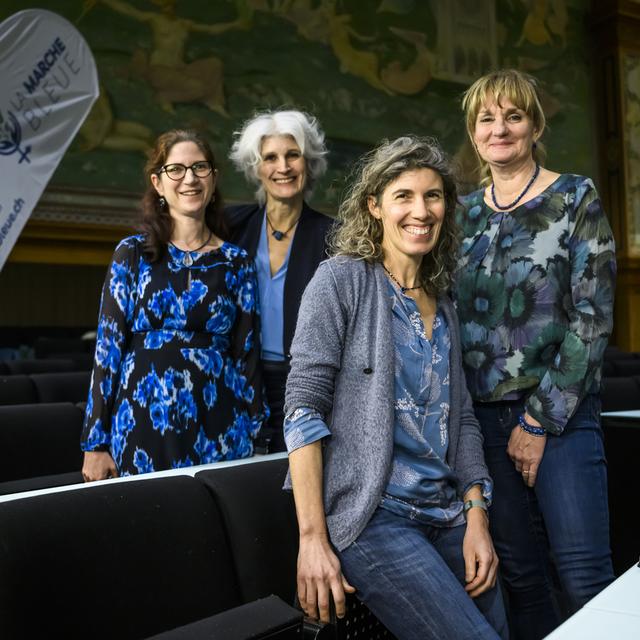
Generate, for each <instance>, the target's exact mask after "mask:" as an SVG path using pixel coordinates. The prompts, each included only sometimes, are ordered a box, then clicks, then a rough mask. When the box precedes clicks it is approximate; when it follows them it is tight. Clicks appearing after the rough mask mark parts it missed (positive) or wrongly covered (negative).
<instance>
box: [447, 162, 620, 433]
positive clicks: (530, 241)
mask: <svg viewBox="0 0 640 640" xmlns="http://www.w3.org/2000/svg"><path fill="white" fill-rule="evenodd" d="M483 195H484V192H483V190H479V191H475V192H474V193H471V194H470V195H468V196H465V197H464V198H462V207H460V208H459V210H458V222H459V224H460V226H461V228H462V232H463V234H462V235H463V243H462V251H461V262H460V270H459V273H458V276H457V283H456V292H455V295H456V304H457V310H458V315H459V317H460V322H461V340H462V352H463V359H464V360H463V361H464V366H465V372H466V375H467V384H468V386H469V391H470V392H471V395H472V397H473V399H474V400H475V401H487V402H491V401H498V400H507V399H515V398H519V397H523V396H524V397H526V398H527V401H526V410H527V412H528V413H529V414H530V415H531V416H532V417H533V418H535V419H536V420H538V421H539V422H540V423H541V424H542V425H543V426H544V427H545V428H546V429H547V431H549V432H550V433H554V434H560V433H562V431H563V429H564V427H565V425H566V423H567V421H568V420H569V418H570V417H571V415H572V414H573V412H574V410H575V409H576V407H577V405H578V403H579V401H580V400H581V399H582V398H583V397H584V396H585V395H586V393H588V392H590V391H597V390H598V389H599V386H600V378H601V365H602V356H603V353H604V349H605V347H606V345H607V340H608V338H609V336H610V334H611V329H612V323H613V297H614V290H615V274H616V262H615V245H614V240H613V234H612V232H611V228H610V226H609V223H608V221H607V218H606V216H605V214H604V212H603V210H602V205H601V202H600V199H599V197H598V194H597V192H596V189H595V187H594V185H593V183H592V182H591V180H589V179H588V178H585V177H582V176H577V175H572V174H563V175H561V176H559V177H558V178H557V179H556V181H555V182H553V183H552V184H551V185H550V186H549V187H548V188H547V189H546V190H545V191H543V192H542V193H541V194H539V195H538V196H536V197H535V198H533V199H532V200H530V201H529V202H526V203H524V204H522V205H520V206H518V207H517V208H515V209H513V210H512V211H510V212H507V213H504V212H499V211H493V210H492V209H491V208H489V207H488V206H487V204H486V203H485V202H484V197H483Z"/></svg>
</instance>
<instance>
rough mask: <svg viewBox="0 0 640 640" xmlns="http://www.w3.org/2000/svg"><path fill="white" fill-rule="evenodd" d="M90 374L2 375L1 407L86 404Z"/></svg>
mask: <svg viewBox="0 0 640 640" xmlns="http://www.w3.org/2000/svg"><path fill="white" fill-rule="evenodd" d="M90 380H91V372H90V371H62V372H56V373H32V374H28V375H27V374H14V375H9V376H1V375H0V406H2V405H11V404H33V403H38V402H84V401H86V400H87V396H88V394H89V383H90Z"/></svg>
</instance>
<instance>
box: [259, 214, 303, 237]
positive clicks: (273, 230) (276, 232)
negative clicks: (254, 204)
mask: <svg viewBox="0 0 640 640" xmlns="http://www.w3.org/2000/svg"><path fill="white" fill-rule="evenodd" d="M264 215H265V216H267V224H268V225H269V226H270V227H271V235H272V236H273V237H274V238H275V239H276V240H282V239H283V238H286V237H287V233H289V231H291V229H293V227H295V226H296V225H297V224H298V220H300V216H298V217H297V218H296V219H295V220H294V221H293V224H292V225H291V226H290V227H289V228H288V229H287V230H286V231H280V230H279V229H276V228H275V227H274V226H273V225H272V224H271V220H269V214H268V213H267V212H266V211H265V213H264Z"/></svg>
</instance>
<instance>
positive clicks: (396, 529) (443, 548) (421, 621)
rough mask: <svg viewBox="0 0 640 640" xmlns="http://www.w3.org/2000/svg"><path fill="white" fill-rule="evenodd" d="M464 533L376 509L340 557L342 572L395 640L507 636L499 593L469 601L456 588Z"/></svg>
mask: <svg viewBox="0 0 640 640" xmlns="http://www.w3.org/2000/svg"><path fill="white" fill-rule="evenodd" d="M464 532H465V526H464V525H462V526H458V527H451V528H438V527H432V526H429V525H425V524H421V523H419V522H417V521H415V520H410V519H408V518H404V517H402V516H398V515H396V514H394V513H392V512H390V511H387V510H386V509H382V508H378V509H376V511H375V512H374V514H373V516H372V518H371V520H370V521H369V523H368V524H367V526H366V527H365V529H364V531H363V532H362V533H361V534H360V535H359V536H358V538H357V540H356V541H355V542H353V543H351V544H350V545H349V546H348V547H347V548H346V549H345V550H344V551H342V552H340V553H338V556H339V558H340V562H341V565H342V572H343V574H344V576H345V577H346V578H347V580H348V581H349V583H350V584H351V585H353V586H354V587H355V588H356V589H357V592H356V595H357V596H358V598H360V600H361V601H362V602H364V603H365V604H366V605H367V607H369V609H371V611H372V612H373V613H374V614H375V615H376V616H377V617H378V619H379V620H380V622H382V623H383V624H384V625H385V626H386V627H387V628H388V629H389V631H391V633H393V634H394V635H395V636H396V638H398V640H414V639H415V640H427V639H429V638H433V639H434V640H449V639H451V640H454V639H455V640H464V639H469V640H471V639H473V640H479V639H484V638H486V639H489V638H490V639H492V640H496V639H497V638H499V637H502V638H507V637H508V632H507V621H506V615H505V612H504V604H503V602H502V594H501V593H500V590H499V589H498V588H497V587H494V588H493V589H491V590H490V591H488V592H486V593H484V594H482V595H481V596H479V597H478V598H475V599H474V600H472V599H471V598H470V597H469V596H468V595H467V593H466V592H465V590H464V588H463V586H462V585H464V558H463V556H462V541H463V537H464ZM483 614H484V615H483ZM494 629H495V630H497V631H498V633H499V634H500V636H499V635H498V633H496V631H495V630H494Z"/></svg>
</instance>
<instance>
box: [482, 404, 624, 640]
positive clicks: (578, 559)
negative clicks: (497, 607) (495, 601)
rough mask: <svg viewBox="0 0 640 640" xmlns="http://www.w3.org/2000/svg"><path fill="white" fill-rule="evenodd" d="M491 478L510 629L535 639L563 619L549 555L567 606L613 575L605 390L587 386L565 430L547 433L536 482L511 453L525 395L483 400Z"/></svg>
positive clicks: (527, 639) (575, 606) (516, 635)
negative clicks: (603, 407) (593, 390)
mask: <svg viewBox="0 0 640 640" xmlns="http://www.w3.org/2000/svg"><path fill="white" fill-rule="evenodd" d="M474 409H475V413H476V416H477V417H478V420H479V422H480V426H481V427H482V433H483V435H484V450H485V459H486V461H487V465H488V467H489V473H490V474H491V477H492V478H493V483H494V486H493V505H492V507H491V509H490V523H491V534H492V536H493V542H494V544H495V547H496V551H497V552H498V557H499V558H500V571H501V575H502V579H503V584H504V587H505V590H506V593H507V597H508V602H507V604H508V609H509V618H510V623H511V630H512V635H513V637H514V638H516V639H517V640H521V639H522V640H537V639H538V638H543V637H544V636H546V635H547V634H548V633H549V632H551V631H552V630H553V629H554V628H555V627H556V626H557V625H558V624H559V622H560V618H559V615H558V612H557V610H556V608H555V607H554V602H553V598H552V581H551V574H550V570H551V565H550V563H549V560H550V559H551V560H552V562H553V565H554V567H555V571H556V574H557V577H558V579H559V581H560V586H561V589H562V595H563V600H564V604H565V606H566V608H567V609H568V613H573V612H574V611H576V610H577V609H579V608H580V607H581V606H582V605H583V604H585V603H586V602H587V601H588V600H590V599H591V598H592V597H593V596H595V595H596V594H597V593H598V592H599V591H601V590H602V589H604V587H606V586H607V585H608V584H609V583H610V582H611V581H612V580H613V577H614V576H613V567H612V564H611V549H610V546H609V508H608V502H607V467H606V461H605V456H604V443H603V435H602V429H601V427H600V397H599V396H598V395H597V394H589V395H587V396H586V398H585V399H584V400H583V401H582V402H581V403H580V405H579V406H578V408H577V410H576V412H575V414H574V415H573V417H572V418H571V420H569V422H568V423H567V426H566V428H565V430H564V432H563V433H562V435H560V436H553V435H549V436H547V442H546V446H545V451H544V456H543V458H542V463H541V464H540V468H539V471H538V476H537V479H536V484H535V487H534V488H533V489H530V488H529V487H527V486H526V485H525V484H524V482H523V480H522V475H521V474H520V473H518V472H517V471H516V469H515V466H514V464H513V462H512V461H511V458H509V456H508V455H507V443H508V441H509V436H510V435H511V431H512V430H513V428H514V427H515V426H516V425H517V424H518V416H519V415H520V414H521V413H523V411H524V404H523V402H522V401H513V402H491V403H485V404H482V403H477V404H476V405H475V407H474Z"/></svg>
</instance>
